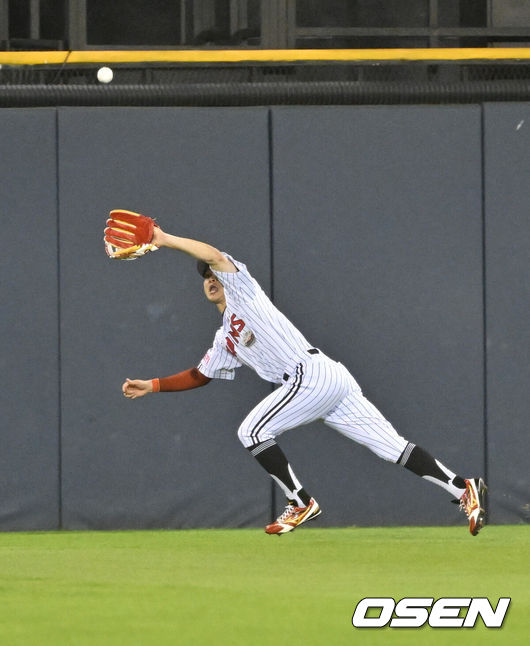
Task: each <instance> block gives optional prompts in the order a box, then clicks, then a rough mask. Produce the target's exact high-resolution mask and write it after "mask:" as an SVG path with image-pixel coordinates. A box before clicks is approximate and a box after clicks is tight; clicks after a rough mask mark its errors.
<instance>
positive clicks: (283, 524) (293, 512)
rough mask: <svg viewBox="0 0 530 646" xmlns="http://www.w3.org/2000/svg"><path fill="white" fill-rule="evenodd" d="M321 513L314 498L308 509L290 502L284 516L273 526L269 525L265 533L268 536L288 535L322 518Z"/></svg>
mask: <svg viewBox="0 0 530 646" xmlns="http://www.w3.org/2000/svg"><path fill="white" fill-rule="evenodd" d="M321 513H322V510H321V509H320V507H319V506H318V502H317V501H316V500H315V499H314V498H311V500H310V501H309V504H308V505H307V507H295V505H294V503H293V502H292V501H289V503H288V504H287V507H285V509H284V512H283V514H282V515H281V516H278V518H277V519H276V520H275V521H274V522H273V523H272V524H270V525H267V527H265V531H266V533H267V534H286V533H287V532H292V531H293V529H296V528H297V527H298V526H299V525H301V524H302V523H305V522H306V521H308V520H313V518H316V517H317V516H320V514H321Z"/></svg>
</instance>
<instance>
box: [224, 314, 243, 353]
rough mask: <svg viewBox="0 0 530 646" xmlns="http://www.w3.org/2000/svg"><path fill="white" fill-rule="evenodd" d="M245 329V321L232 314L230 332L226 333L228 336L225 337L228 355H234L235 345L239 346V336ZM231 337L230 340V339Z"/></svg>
mask: <svg viewBox="0 0 530 646" xmlns="http://www.w3.org/2000/svg"><path fill="white" fill-rule="evenodd" d="M244 327H245V321H243V320H241V319H238V318H237V317H236V315H235V314H232V316H231V317H230V330H229V331H228V336H227V337H226V349H227V350H228V352H230V354H233V355H234V356H235V355H236V347H235V345H234V342H235V343H236V344H239V335H240V333H241V332H242V331H243V329H244ZM230 337H232V338H230Z"/></svg>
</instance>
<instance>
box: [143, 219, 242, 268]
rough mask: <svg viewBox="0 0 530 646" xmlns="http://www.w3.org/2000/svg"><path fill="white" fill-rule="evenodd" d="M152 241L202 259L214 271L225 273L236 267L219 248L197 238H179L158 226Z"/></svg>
mask: <svg viewBox="0 0 530 646" xmlns="http://www.w3.org/2000/svg"><path fill="white" fill-rule="evenodd" d="M152 242H153V244H155V245H156V246H157V247H168V248H169V249H176V250H177V251H183V252H184V253H187V254H188V255H189V256H193V258H196V259H197V260H202V261H204V262H205V263H207V264H208V265H210V267H211V268H212V269H215V270H216V271H222V272H227V273H235V272H236V271H237V268H236V267H235V265H234V263H233V262H232V261H231V260H229V259H228V258H227V257H226V256H225V255H224V254H222V253H221V252H220V251H219V249H216V248H215V247H212V245H210V244H208V243H206V242H199V240H191V239H190V238H180V237H178V236H174V235H172V234H170V233H165V231H162V229H160V228H159V227H157V228H155V230H154V233H153V240H152Z"/></svg>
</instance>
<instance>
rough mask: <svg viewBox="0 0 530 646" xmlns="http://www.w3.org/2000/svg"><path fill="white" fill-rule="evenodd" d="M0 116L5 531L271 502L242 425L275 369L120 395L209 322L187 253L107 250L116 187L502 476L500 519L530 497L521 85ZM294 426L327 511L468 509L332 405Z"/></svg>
mask: <svg viewBox="0 0 530 646" xmlns="http://www.w3.org/2000/svg"><path fill="white" fill-rule="evenodd" d="M0 114H1V116H2V118H1V120H0V151H1V155H0V171H1V177H2V181H1V182H0V215H1V218H2V232H3V235H4V236H5V240H7V241H9V244H5V245H4V248H3V253H2V254H1V255H0V281H1V282H0V285H1V291H2V303H3V312H2V317H1V318H0V321H1V322H0V334H1V338H2V353H1V354H0V367H1V368H2V372H3V375H4V386H3V388H2V390H0V403H1V412H2V418H1V422H0V424H1V434H0V438H1V450H0V488H1V490H2V493H3V495H2V499H1V500H0V528H1V529H6V530H11V529H15V530H16V529H52V528H56V527H61V526H62V527H65V528H137V527H209V526H217V527H232V526H259V525H262V524H263V523H264V522H265V521H266V520H268V518H269V516H270V512H271V500H272V498H271V486H270V482H269V479H268V477H267V476H266V474H265V473H264V472H263V471H262V470H261V468H260V467H259V466H258V465H257V464H256V463H255V462H254V460H253V459H252V458H251V457H250V456H249V455H248V453H247V452H246V451H245V450H244V449H243V448H242V447H241V445H240V444H239V441H238V440H237V437H236V430H237V427H238V425H239V423H240V421H241V420H242V419H243V418H244V417H245V415H246V414H247V412H248V410H249V409H250V408H251V407H252V406H253V405H254V404H255V403H257V402H258V401H259V400H260V399H261V398H262V397H263V396H265V395H266V394H267V393H268V392H270V386H269V385H268V384H266V383H265V382H262V381H260V380H259V379H258V378H257V377H256V376H255V375H254V374H253V373H251V372H250V371H249V370H247V369H241V370H240V371H239V373H240V374H239V375H238V378H237V379H236V381H235V383H227V382H213V383H211V384H209V385H208V386H207V387H206V388H203V389H199V390H196V391H192V392H188V393H181V394H179V393H175V394H170V393H167V394H165V393H164V394H161V395H158V396H152V397H146V398H144V399H139V400H136V401H129V400H126V399H125V398H124V397H123V396H122V394H121V384H122V382H123V380H124V379H125V377H126V376H130V377H143V378H149V377H153V376H163V375H168V374H173V373H175V372H178V371H180V370H182V369H185V368H188V367H191V366H193V365H196V364H197V362H198V361H199V360H200V358H201V357H202V354H203V352H204V351H205V350H206V349H207V347H208V346H209V345H210V342H211V340H212V337H213V334H214V332H215V330H216V328H217V326H218V325H219V324H220V319H219V315H218V313H217V311H216V310H215V308H213V307H212V306H211V305H210V304H209V303H207V302H206V300H205V298H204V296H203V294H202V285H201V279H200V277H199V276H198V274H197V273H196V270H195V267H194V263H193V261H192V260H191V259H188V258H186V257H185V256H183V255H181V254H178V253H177V252H171V251H169V250H161V251H159V252H157V253H154V254H151V255H150V256H148V257H146V258H145V259H143V260H142V261H137V262H128V263H124V262H117V261H111V260H109V259H107V257H106V256H105V254H104V250H103V242H102V229H103V225H104V220H105V218H106V214H107V213H108V211H109V210H110V209H111V208H115V207H117V208H129V209H133V210H138V211H143V212H146V213H148V214H150V215H153V216H155V217H157V218H158V219H159V221H160V224H161V225H162V226H163V227H164V228H166V229H167V230H169V231H170V232H174V233H177V234H180V235H183V236H188V237H193V238H199V239H203V240H206V241H207V242H211V243H212V244H214V245H217V246H220V247H221V248H222V249H224V250H226V251H229V252H231V253H232V254H233V255H234V256H236V257H238V258H240V259H241V260H243V261H245V262H246V263H247V264H248V266H249V268H250V270H251V272H252V273H253V274H254V275H255V276H256V278H257V279H258V280H259V281H260V282H261V284H262V285H263V286H264V287H265V289H266V290H267V291H271V290H272V291H273V294H274V298H275V300H276V302H277V304H278V305H279V307H280V308H281V309H282V310H283V311H284V312H285V314H287V315H288V316H289V317H290V318H291V319H292V320H293V321H294V322H295V323H296V324H297V325H298V326H299V327H300V328H301V330H302V331H303V332H304V333H305V334H306V336H307V337H308V338H309V340H310V341H311V342H312V343H313V344H314V345H316V346H318V347H320V348H322V349H323V350H324V351H326V352H327V353H328V354H330V355H331V356H332V357H334V358H336V359H339V360H341V361H342V362H343V363H345V364H346V365H347V366H348V367H349V368H350V369H351V371H352V372H353V374H354V375H355V376H356V377H357V379H358V380H359V382H360V384H361V385H362V387H363V389H364V392H365V394H366V395H367V396H368V397H369V399H371V400H372V401H373V402H374V403H375V404H376V405H377V406H378V407H379V408H380V409H381V410H382V411H383V412H384V413H385V415H386V416H387V417H388V418H389V419H390V420H391V421H392V422H393V423H394V425H395V426H396V428H397V429H398V431H399V432H400V433H401V434H403V435H404V436H405V437H407V438H408V439H409V440H411V441H413V442H416V443H418V444H420V445H423V446H424V447H425V448H426V449H428V450H430V451H431V452H432V453H433V454H434V455H435V456H436V457H438V458H439V459H440V460H442V461H443V462H444V463H445V464H446V465H447V466H448V467H450V468H452V469H454V470H455V471H457V472H460V473H461V474H462V475H464V476H467V475H478V474H482V473H485V474H486V475H487V478H488V483H489V485H490V492H491V498H490V512H491V520H492V521H493V522H524V521H527V520H528V504H529V503H528V497H527V492H528V475H527V472H528V469H527V467H526V463H525V459H524V457H523V456H525V455H526V454H527V452H528V441H527V439H526V438H527V433H526V427H525V422H526V419H527V418H528V412H527V410H526V408H527V399H528V398H527V392H528V384H529V368H528V366H529V356H528V352H529V343H528V331H527V327H528V325H527V321H528V302H529V298H528V296H529V294H528V256H529V244H530V240H529V237H528V226H527V220H528V218H527V212H528V191H527V189H526V184H527V181H526V180H527V176H528V173H529V171H530V168H529V162H528V158H527V157H528V155H527V151H528V143H529V142H528V136H529V135H528V129H527V125H528V123H530V120H529V119H528V104H503V105H500V104H491V105H487V106H484V108H482V107H481V106H443V107H439V106H431V107H429V106H416V107H415V106H402V107H392V106H379V107H318V108H313V107H296V108H295V107H292V108H273V109H272V110H271V111H269V110H268V109H266V108H254V109H245V108H237V109H233V108H230V109H228V108H227V109H221V108H212V109H193V108H185V109H172V108H90V109H86V108H64V109H59V110H51V109H50V110H47V109H46V110H29V109H28V110H25V109H19V110H10V109H4V110H2V111H1V112H0ZM269 116H270V117H271V122H270V123H269ZM270 125H272V127H271V128H269V126H270ZM270 137H272V139H271V138H270ZM269 152H271V153H272V156H271V157H269ZM271 169H272V175H271ZM483 182H484V183H483ZM271 198H272V199H271ZM21 223H23V226H21ZM28 231H38V237H37V236H35V238H34V239H33V240H30V241H28ZM484 232H485V237H484V235H483V234H484ZM484 261H485V263H486V264H485V271H484ZM484 296H485V300H484ZM484 329H485V330H486V333H487V337H485V335H484ZM485 359H486V361H485ZM485 376H486V377H487V379H485ZM485 413H486V414H485ZM280 444H281V446H283V447H284V448H285V449H286V452H287V454H288V456H289V458H290V459H291V462H292V464H293V466H294V468H295V471H296V472H297V474H298V475H299V477H300V478H301V479H302V481H303V483H304V484H305V485H306V487H307V489H308V490H309V491H310V492H311V493H313V494H314V495H315V496H316V497H317V498H318V500H319V502H320V503H321V504H322V506H323V508H324V512H325V513H324V514H323V515H322V517H321V521H319V522H321V524H322V525H353V524H358V525H387V524H396V525H398V524H399V525H403V524H434V525H436V524H453V523H454V524H463V523H464V522H465V521H464V518H463V517H462V515H461V514H459V513H458V511H457V508H456V507H455V506H453V505H450V504H447V500H448V498H447V495H446V494H445V492H443V491H442V490H441V489H439V488H437V487H435V486H434V485H432V484H430V483H427V482H421V481H420V480H418V479H417V477H416V476H414V475H413V474H411V473H410V472H408V471H407V470H404V469H401V468H399V467H396V466H395V465H392V464H389V463H385V462H382V461H381V460H379V459H378V458H376V457H375V456H374V455H372V454H371V453H369V452H368V451H367V450H366V449H363V448H362V447H359V446H358V445H356V444H354V443H352V442H349V441H348V440H346V439H345V438H344V437H342V436H340V435H338V434H337V433H336V432H335V431H333V430H331V429H329V428H327V427H325V426H323V425H322V424H313V425H311V426H309V427H307V428H302V429H297V430H293V431H290V432H289V433H287V434H286V435H285V436H283V437H282V438H281V439H280ZM276 498H277V500H278V502H280V501H281V495H280V494H279V492H278V494H277V496H276Z"/></svg>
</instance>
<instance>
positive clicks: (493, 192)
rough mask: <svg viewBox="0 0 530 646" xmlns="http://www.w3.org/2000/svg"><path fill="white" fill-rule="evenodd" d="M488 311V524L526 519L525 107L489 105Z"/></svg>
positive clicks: (529, 246) (529, 308)
mask: <svg viewBox="0 0 530 646" xmlns="http://www.w3.org/2000/svg"><path fill="white" fill-rule="evenodd" d="M484 123H485V128H484V132H485V179H486V184H485V186H486V214H487V219H486V241H487V244H486V260H487V263H486V267H487V272H486V277H487V282H486V295H487V299H486V313H487V328H486V329H487V347H488V364H487V365H488V424H487V426H488V443H487V446H488V465H489V474H488V478H489V483H490V491H491V495H490V501H491V520H492V521H493V522H497V523H513V522H521V521H526V522H528V520H530V499H529V492H530V483H529V479H528V454H529V452H530V440H529V437H528V419H529V418H530V400H529V397H528V392H529V389H530V333H529V321H530V271H529V267H530V226H529V216H528V213H529V211H528V206H529V204H528V202H529V199H528V196H529V192H528V178H529V176H530V157H529V155H528V151H529V149H530V108H529V106H528V104H527V103H520V104H509V105H496V104H490V105H486V106H485V109H484Z"/></svg>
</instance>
